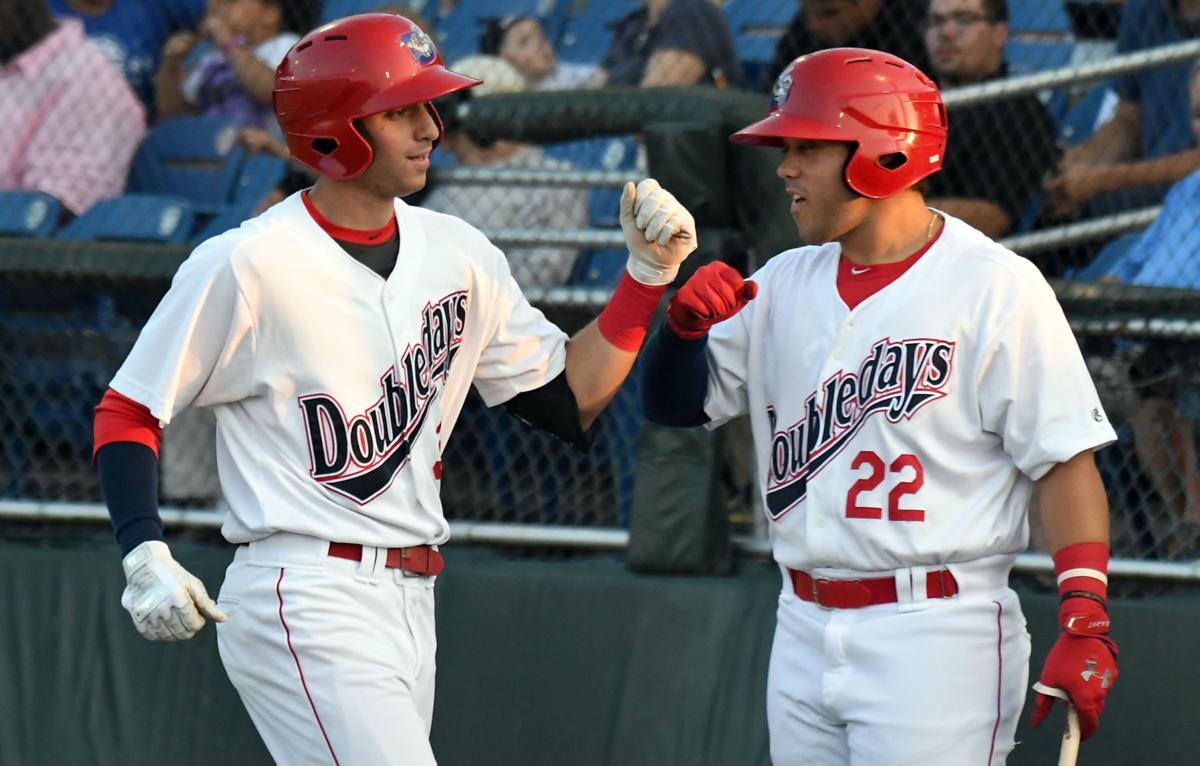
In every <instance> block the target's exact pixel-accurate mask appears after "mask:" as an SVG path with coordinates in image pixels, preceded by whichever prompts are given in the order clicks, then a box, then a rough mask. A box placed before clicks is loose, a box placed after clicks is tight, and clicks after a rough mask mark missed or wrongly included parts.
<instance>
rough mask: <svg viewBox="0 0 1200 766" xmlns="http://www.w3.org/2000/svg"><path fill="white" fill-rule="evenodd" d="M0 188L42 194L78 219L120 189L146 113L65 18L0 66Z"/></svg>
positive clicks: (79, 29) (75, 24)
mask: <svg viewBox="0 0 1200 766" xmlns="http://www.w3.org/2000/svg"><path fill="white" fill-rule="evenodd" d="M0 113H3V114H4V119H3V120H0V189H24V190H31V191H33V190H36V191H43V192H46V193H48V194H51V195H53V196H54V197H56V198H58V199H59V200H60V201H62V203H63V204H64V205H66V206H67V207H68V208H70V210H71V211H72V212H74V213H76V214H79V213H82V212H84V211H85V210H87V209H88V208H89V207H91V206H92V205H93V204H95V203H96V202H97V201H98V200H101V199H103V198H105V197H113V196H116V195H119V194H120V193H121V192H122V190H123V189H124V188H125V176H126V174H127V173H128V171H129V162H130V160H131V159H132V158H133V153H134V151H136V149H137V147H138V143H139V142H140V141H141V139H142V136H143V135H144V134H145V131H146V115H145V111H144V110H143V108H142V105H141V103H140V102H139V101H138V100H137V97H136V96H135V95H134V93H133V91H132V90H131V89H130V87H129V85H128V83H126V81H125V78H124V77H122V75H121V73H120V72H119V71H118V70H117V69H116V68H115V67H114V66H113V65H112V64H111V63H110V62H109V60H108V59H107V58H105V56H104V54H103V53H102V52H101V51H100V49H99V48H98V47H97V46H96V45H95V44H94V43H92V42H91V41H89V40H87V39H86V38H85V37H84V35H83V26H82V24H80V23H79V22H78V21H76V20H74V19H68V20H63V21H61V22H60V23H59V26H58V28H57V29H56V30H54V31H53V32H52V33H50V34H49V35H47V36H46V37H45V38H44V39H42V40H41V41H40V42H39V43H37V45H34V46H33V47H32V48H30V49H29V50H27V51H25V52H24V53H22V54H21V55H19V56H17V57H16V58H14V59H12V60H11V61H9V62H8V63H7V64H6V65H4V66H3V67H0Z"/></svg>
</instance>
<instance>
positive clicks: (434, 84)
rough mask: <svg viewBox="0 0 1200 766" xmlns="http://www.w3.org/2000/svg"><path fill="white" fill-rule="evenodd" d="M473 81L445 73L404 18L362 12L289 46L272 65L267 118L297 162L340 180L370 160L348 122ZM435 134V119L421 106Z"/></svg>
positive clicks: (429, 45) (362, 141) (364, 142)
mask: <svg viewBox="0 0 1200 766" xmlns="http://www.w3.org/2000/svg"><path fill="white" fill-rule="evenodd" d="M478 84H479V81H478V80H475V79H472V78H470V77H464V76H463V75H460V74H456V73H454V72H451V71H450V70H449V69H446V67H445V66H443V65H442V57H441V55H439V54H438V52H437V48H435V47H434V45H433V41H431V40H430V39H429V37H428V36H427V35H426V34H425V33H424V32H422V31H421V29H420V28H419V27H418V26H417V25H416V24H414V23H412V22H411V21H409V20H408V19H406V18H404V17H402V16H397V15H395V14H392V13H363V14H359V15H357V16H347V17H346V18H344V19H338V20H337V21H332V22H330V23H328V24H326V25H325V26H323V27H318V28H317V29H315V30H313V31H312V32H309V33H308V34H307V35H305V36H304V38H303V39H301V40H300V41H299V42H297V43H296V44H295V45H293V46H292V49H291V50H290V51H288V53H287V56H285V57H284V59H283V62H282V63H280V65H279V67H278V68H277V69H276V70H275V94H274V95H275V99H274V100H275V117H276V118H277V119H278V120H279V126H280V127H281V128H282V129H283V134H284V136H285V137H286V138H287V143H288V148H289V149H291V151H292V156H293V157H295V158H296V159H297V160H299V161H300V162H302V163H303V164H305V165H307V166H308V167H310V168H312V169H313V170H315V171H317V172H318V173H322V174H324V175H327V176H329V177H331V178H334V179H337V180H339V181H340V180H345V179H347V178H354V177H355V176H357V175H359V174H361V173H362V172H363V171H364V170H366V169H367V167H369V166H370V164H371V158H372V151H371V146H370V144H369V143H367V140H366V139H365V138H363V136H362V134H361V133H359V132H358V128H356V127H355V126H354V121H355V120H356V119H358V118H360V117H365V116H367V115H369V114H377V113H379V112H386V111H389V110H392V109H399V108H401V107H405V106H409V105H411V104H420V103H424V102H427V101H431V100H433V99H435V98H437V97H439V96H444V95H446V94H447V93H453V92H454V91H457V90H462V89H463V88H470V87H471V86H473V85H478ZM429 109H430V112H431V113H432V114H433V118H434V120H435V121H436V122H437V125H438V138H439V139H440V138H441V134H442V120H441V117H439V116H438V113H437V111H436V110H434V109H433V107H432V106H430V107H429Z"/></svg>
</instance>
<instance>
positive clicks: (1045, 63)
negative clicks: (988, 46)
mask: <svg viewBox="0 0 1200 766" xmlns="http://www.w3.org/2000/svg"><path fill="white" fill-rule="evenodd" d="M1074 53H1075V43H1073V42H1071V41H1069V40H1032V41H1027V40H1011V39H1010V40H1009V41H1008V43H1007V44H1006V45H1005V46H1004V59H1005V60H1006V61H1007V62H1008V69H1009V74H1010V75H1023V74H1032V73H1033V72H1040V71H1042V70H1045V69H1057V68H1058V67H1064V66H1067V65H1068V64H1070V63H1071V56H1072V55H1073V54H1074Z"/></svg>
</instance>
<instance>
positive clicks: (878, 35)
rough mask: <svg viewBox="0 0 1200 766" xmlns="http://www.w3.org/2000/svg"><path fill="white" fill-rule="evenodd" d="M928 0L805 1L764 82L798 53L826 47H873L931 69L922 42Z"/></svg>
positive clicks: (771, 79) (781, 40)
mask: <svg viewBox="0 0 1200 766" xmlns="http://www.w3.org/2000/svg"><path fill="white" fill-rule="evenodd" d="M926 2H927V0H803V2H800V3H798V4H799V5H800V9H799V10H798V11H796V15H795V16H794V17H793V18H792V23H791V24H790V25H789V26H788V28H787V31H786V32H784V33H783V37H781V38H779V44H778V46H776V48H775V61H774V62H773V63H772V64H771V67H770V68H769V69H768V70H767V75H768V77H767V80H766V82H765V83H763V86H764V87H765V88H766V89H768V90H769V89H770V88H771V86H772V85H773V84H774V82H775V79H776V78H777V77H779V73H780V72H782V71H783V68H784V67H786V66H787V65H788V64H790V63H792V60H793V59H795V58H796V57H797V56H803V55H804V54H805V53H812V52H813V51H819V50H824V49H826V48H841V47H849V48H874V49H875V50H880V51H886V52H888V53H891V54H893V55H895V56H899V57H900V58H902V59H904V60H905V61H907V62H909V63H910V64H912V65H913V66H915V67H917V68H918V69H920V70H921V71H922V72H925V73H927V74H928V73H929V72H930V67H929V59H928V58H927V57H926V55H925V46H924V45H923V44H922V42H921V40H922V34H921V28H922V22H923V20H924V18H925V4H926Z"/></svg>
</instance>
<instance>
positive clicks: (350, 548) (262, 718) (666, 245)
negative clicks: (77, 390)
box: [95, 14, 696, 766]
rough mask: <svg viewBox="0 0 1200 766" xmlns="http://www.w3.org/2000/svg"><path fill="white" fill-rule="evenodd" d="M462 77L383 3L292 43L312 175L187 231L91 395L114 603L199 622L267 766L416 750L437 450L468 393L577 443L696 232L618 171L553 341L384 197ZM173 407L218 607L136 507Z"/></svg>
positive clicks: (444, 241) (497, 277)
mask: <svg viewBox="0 0 1200 766" xmlns="http://www.w3.org/2000/svg"><path fill="white" fill-rule="evenodd" d="M478 84H479V82H478V81H477V80H473V79H471V78H468V77H465V76H462V75H460V74H456V73H454V72H452V71H450V70H448V69H446V68H445V67H444V66H443V65H442V61H441V58H440V56H439V54H438V52H437V51H436V50H435V48H434V46H433V44H432V43H431V42H430V39H429V38H428V37H427V36H426V35H425V34H424V33H423V32H422V31H421V30H420V29H419V28H417V26H416V25H414V24H413V23H411V22H410V21H408V20H407V19H404V18H401V17H399V16H396V15H392V14H365V15H359V16H351V17H348V18H345V19H341V20H339V21H335V22H332V23H330V24H328V25H326V26H323V27H320V28H319V29H317V30H315V31H313V32H311V33H310V34H308V35H307V36H305V37H304V38H303V39H301V40H300V41H299V42H297V43H296V45H295V46H294V47H293V48H292V49H291V50H290V51H289V52H288V54H287V56H286V58H285V59H284V61H283V62H282V63H281V64H280V66H279V68H278V69H277V70H276V73H275V86H274V105H275V114H276V116H277V118H278V120H279V124H280V126H281V128H282V130H283V133H284V135H285V136H286V138H287V142H288V146H289V147H290V149H291V152H292V154H293V156H294V157H295V158H296V160H298V161H299V162H302V163H303V164H304V165H306V166H308V167H309V168H311V169H312V170H314V171H316V172H317V173H319V174H320V178H319V180H318V181H317V182H316V184H315V185H314V186H313V187H312V188H311V189H308V190H306V191H303V192H300V193H297V194H295V195H293V196H291V197H289V198H287V199H286V200H284V201H283V202H281V203H279V204H278V205H275V206H274V207H272V208H270V209H269V210H267V211H266V212H264V213H263V214H262V215H260V216H258V217H257V218H254V219H252V220H250V221H247V222H246V223H244V224H243V225H242V226H241V227H240V228H238V229H235V230H233V231H229V232H226V233H225V234H222V235H221V236H218V237H216V238H214V239H211V240H209V241H207V242H204V243H203V244H201V245H200V246H199V247H198V248H196V250H195V251H194V252H193V253H192V255H191V257H190V258H189V259H188V260H187V261H186V262H185V263H184V264H183V266H181V267H180V269H179V271H178V273H177V274H176V275H175V279H174V281H173V283H172V285H171V288H170V290H169V291H168V293H167V294H166V296H165V297H164V298H163V300H162V302H161V303H160V304H159V306H158V308H157V309H156V311H155V312H154V314H153V316H152V317H151V318H150V320H149V322H148V323H147V324H146V327H145V329H144V330H143V331H142V334H141V336H140V337H139V338H138V341H137V343H136V345H135V346H134V348H133V350H132V351H131V352H130V354H129V357H128V358H127V359H126V361H125V363H124V365H123V366H122V367H121V369H120V370H119V371H118V372H117V374H116V377H115V378H114V379H113V381H112V383H111V390H110V391H109V392H107V394H106V395H105V398H104V400H103V401H102V402H101V404H100V405H99V406H98V407H97V417H96V426H95V428H96V439H95V444H96V458H97V463H98V467H99V472H100V477H101V483H102V486H103V489H104V494H105V499H106V502H107V503H108V507H109V510H110V513H111V515H112V519H113V524H114V527H115V530H116V534H117V538H118V540H119V542H120V545H121V548H122V550H123V552H124V554H125V555H124V559H123V566H124V570H125V574H126V577H127V580H128V583H127V587H126V589H125V591H124V594H123V595H122V599H121V603H122V605H123V606H124V607H125V608H126V609H127V610H128V611H129V613H130V615H131V616H132V618H133V622H134V625H135V626H136V628H137V630H138V631H139V632H140V633H141V634H142V635H143V636H145V637H146V638H149V639H154V640H177V639H187V638H190V637H191V636H193V635H195V633H196V632H197V631H198V630H200V629H201V627H202V626H203V625H204V623H205V622H206V620H214V621H216V622H217V623H219V627H218V630H217V641H218V646H219V649H220V654H221V660H222V662H223V663H224V665H225V668H226V670H227V672H228V674H229V678H230V680H231V681H232V682H233V685H234V687H236V689H237V690H238V693H239V694H240V695H241V697H242V700H243V702H244V703H245V705H246V709H247V710H248V711H249V713H250V717H251V718H252V719H253V721H254V723H255V725H256V727H257V728H258V731H259V733H260V734H261V736H262V738H263V740H264V742H265V743H266V746H267V748H268V749H269V750H270V752H271V755H272V756H273V757H274V758H275V760H276V761H278V762H279V763H286V764H289V765H290V764H308V763H313V764H343V766H344V765H345V764H372V765H373V766H374V765H376V764H404V766H422V765H426V764H433V763H434V758H433V754H432V751H431V750H430V746H429V742H428V734H429V728H430V715H431V712H432V709H433V691H434V651H435V644H436V642H435V635H434V602H433V585H434V578H435V576H436V575H437V574H438V573H439V572H440V571H442V568H443V559H442V554H441V553H440V552H439V551H438V545H439V544H441V543H444V542H445V541H446V539H447V537H448V527H447V523H446V520H445V519H444V518H443V515H442V509H441V505H440V500H439V482H440V479H441V456H442V451H443V449H444V447H445V444H446V441H447V440H448V439H449V438H450V434H451V432H452V431H453V430H454V424H455V421H456V420H457V418H458V415H459V412H460V410H461V407H462V404H463V400H464V398H465V397H466V395H467V392H468V389H469V388H470V386H472V385H474V386H475V387H476V389H478V391H479V392H480V394H481V395H482V396H483V398H484V400H485V401H486V402H487V403H488V404H489V405H498V404H504V405H505V406H506V407H507V408H508V409H509V410H510V411H512V412H513V413H514V414H516V415H519V416H520V417H521V418H522V419H524V420H526V421H527V422H529V423H530V424H532V425H534V426H535V427H538V428H541V429H543V430H546V431H548V432H550V433H552V434H555V435H557V436H558V437H560V438H562V439H563V440H565V441H567V442H569V443H571V444H574V445H576V446H578V447H581V448H586V447H587V446H588V443H589V437H588V434H587V429H588V427H589V425H590V424H591V423H592V422H593V421H594V420H595V418H596V416H597V415H598V414H599V413H600V411H601V410H602V409H603V407H604V406H605V404H606V403H607V402H608V401H609V400H610V399H611V398H612V397H613V395H614V394H615V393H616V391H617V389H618V387H619V386H620V385H621V382H622V381H623V380H624V378H625V377H626V375H627V374H628V372H629V369H630V367H631V366H632V363H633V360H634V357H635V355H636V353H637V351H638V349H639V347H640V345H641V342H642V340H643V338H644V337H645V333H646V328H647V327H648V325H649V321H650V317H651V315H652V314H653V312H654V310H655V307H656V306H657V304H658V302H659V298H660V296H661V295H662V293H663V292H664V290H665V289H666V285H667V284H668V283H669V282H670V281H671V279H672V278H673V277H674V275H675V274H676V272H677V270H678V267H679V264H680V262H682V261H683V259H684V258H685V257H686V256H687V255H688V253H690V252H691V251H692V250H693V249H695V247H696V235H695V224H694V222H693V221H692V219H691V216H690V215H689V214H688V212H687V211H686V209H684V208H683V207H682V206H681V205H680V204H679V203H678V202H677V201H676V200H675V199H674V197H672V196H671V195H670V194H669V193H668V192H666V191H665V190H663V189H661V188H660V187H659V186H658V184H657V183H655V182H654V181H653V180H652V179H647V180H645V181H642V182H641V183H640V184H638V185H637V186H636V187H634V185H633V184H627V185H626V189H625V194H624V196H623V197H622V199H621V204H620V220H621V226H622V228H623V230H624V232H625V235H626V239H627V242H628V246H629V252H630V256H629V262H628V268H627V273H626V274H625V275H624V278H623V280H622V281H621V283H620V284H619V285H618V287H617V288H616V291H615V292H614V294H613V297H612V299H611V300H610V302H609V304H608V305H607V306H606V307H605V308H604V310H603V311H602V312H601V314H600V316H599V317H598V318H597V320H596V321H595V322H593V323H591V324H590V325H588V326H587V327H585V328H584V329H583V330H581V331H580V332H579V333H578V334H576V335H575V336H574V337H572V338H571V339H570V340H569V341H568V340H567V338H566V336H565V335H564V334H563V333H562V331H561V330H559V329H558V328H557V327H555V326H554V325H552V324H551V323H550V322H549V321H547V319H546V318H545V317H544V316H543V315H542V314H541V312H539V311H537V310H536V309H534V308H532V307H531V306H530V305H529V303H528V302H527V301H526V300H525V298H524V297H523V296H522V294H521V292H520V290H519V289H518V287H517V285H516V283H515V282H514V281H513V279H512V276H511V275H510V273H509V268H508V265H507V263H506V261H505V258H504V255H503V254H502V253H501V252H500V251H499V250H497V249H496V248H495V247H494V246H493V245H491V244H490V243H489V242H488V241H487V239H485V238H484V236H483V235H482V234H481V233H480V232H479V231H477V230H476V229H474V228H472V227H471V226H469V225H467V224H466V223H464V222H463V221H461V220H460V219H457V218H453V217H450V216H446V215H442V214H438V213H434V212H431V211H427V210H423V209H420V208H415V207H410V206H409V205H406V204H405V203H404V202H403V201H401V200H400V199H398V198H400V197H404V196H405V195H408V194H411V193H413V192H415V191H417V190H419V189H421V188H422V186H423V185H424V184H425V178H426V171H427V170H428V168H429V155H430V152H431V151H433V149H434V147H435V146H436V145H437V143H438V140H439V138H440V137H441V122H440V119H439V117H438V114H437V112H436V111H435V109H434V108H433V106H432V105H431V103H430V101H431V100H432V99H435V98H437V97H439V96H443V95H445V94H448V93H451V92H454V91H458V90H461V89H463V88H469V87H472V86H474V85H478ZM188 406H201V407H211V408H212V409H213V410H214V411H215V414H216V420H217V458H218V466H219V474H220V480H221V487H222V491H223V494H224V496H225V499H226V500H227V502H228V504H229V512H228V514H227V516H226V518H225V521H224V525H223V527H222V533H223V534H224V536H225V538H226V539H228V540H229V541H230V542H232V543H235V544H237V545H238V548H237V551H236V554H235V556H234V559H233V563H232V564H231V565H230V566H229V569H228V571H227V572H226V577H225V581H224V584H223V585H222V587H221V592H220V595H219V598H218V600H217V601H216V602H215V603H214V601H213V600H212V599H211V598H209V596H208V595H207V593H206V592H205V587H204V585H203V584H202V583H201V582H200V581H199V580H198V579H197V578H196V577H194V576H192V575H191V574H189V573H188V572H187V570H186V569H185V568H184V567H183V566H182V565H181V564H180V563H179V562H177V561H176V560H175V559H174V558H173V557H172V555H171V551H170V549H169V547H168V546H167V544H166V543H165V542H164V541H163V530H162V524H161V522H160V520H159V516H158V512H157V509H156V451H157V447H158V444H159V436H160V430H159V429H160V424H166V423H169V422H170V421H171V419H172V418H173V417H174V415H175V414H176V413H178V412H179V411H180V410H181V409H183V408H185V407H188Z"/></svg>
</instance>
